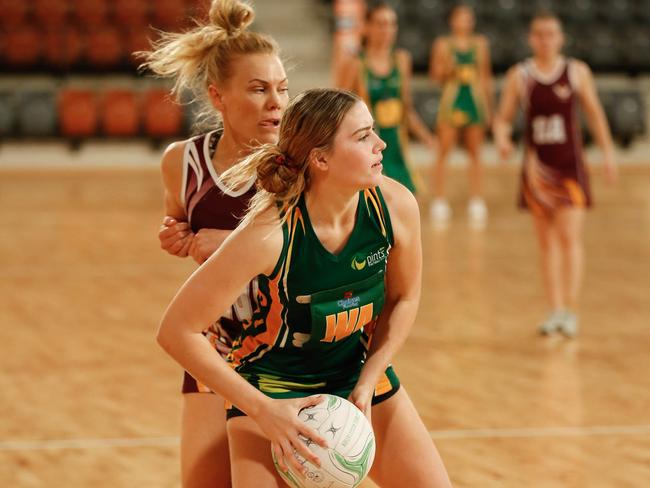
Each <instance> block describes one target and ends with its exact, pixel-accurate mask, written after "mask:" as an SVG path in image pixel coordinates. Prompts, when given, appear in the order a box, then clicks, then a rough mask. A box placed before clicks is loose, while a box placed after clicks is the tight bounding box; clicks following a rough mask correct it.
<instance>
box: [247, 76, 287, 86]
mask: <svg viewBox="0 0 650 488" xmlns="http://www.w3.org/2000/svg"><path fill="white" fill-rule="evenodd" d="M256 81H257V82H259V83H262V84H264V85H268V84H270V83H271V82H269V81H267V80H262V79H260V78H253V79H252V80H248V82H249V83H255V82H256ZM287 81H289V78H284V79H283V80H280V81H278V83H285V82H287Z"/></svg>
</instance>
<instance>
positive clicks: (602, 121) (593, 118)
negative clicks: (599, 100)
mask: <svg viewBox="0 0 650 488" xmlns="http://www.w3.org/2000/svg"><path fill="white" fill-rule="evenodd" d="M587 121H588V125H589V129H590V130H591V133H592V135H593V136H594V140H595V141H596V144H598V147H600V149H601V150H602V151H603V152H604V153H605V154H606V155H612V154H613V153H614V143H613V141H612V134H611V132H610V130H609V124H608V123H607V118H606V117H605V113H604V112H603V109H602V108H600V107H598V108H594V109H592V110H591V113H589V114H588V117H587Z"/></svg>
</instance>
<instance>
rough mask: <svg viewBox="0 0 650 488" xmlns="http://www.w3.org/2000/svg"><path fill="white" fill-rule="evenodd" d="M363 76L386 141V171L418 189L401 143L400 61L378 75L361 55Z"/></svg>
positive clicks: (379, 128)
mask: <svg viewBox="0 0 650 488" xmlns="http://www.w3.org/2000/svg"><path fill="white" fill-rule="evenodd" d="M361 61H362V66H363V68H362V69H363V73H362V76H363V78H362V79H363V80H365V84H366V88H367V91H368V102H369V104H370V110H371V112H372V115H373V117H374V118H375V123H376V124H377V133H378V134H379V137H381V139H382V140H383V141H384V142H385V143H386V149H384V151H383V157H384V159H383V160H382V164H383V165H384V174H385V175H386V176H389V177H390V178H393V179H395V180H397V181H399V182H400V183H401V184H402V185H404V186H405V187H407V188H408V189H409V190H411V192H413V193H415V185H414V184H413V179H412V178H411V175H410V173H409V170H408V166H407V165H406V159H405V158H404V151H403V147H402V141H403V139H404V138H403V137H402V134H403V131H405V130H406V128H405V127H404V116H405V114H404V104H403V103H402V80H401V75H400V72H399V69H398V68H397V63H396V62H395V61H394V60H393V69H392V70H391V72H390V73H389V74H388V75H387V76H383V77H382V76H377V75H376V74H374V73H373V72H372V70H371V69H370V67H369V66H368V62H367V60H366V58H365V56H364V55H362V56H361Z"/></svg>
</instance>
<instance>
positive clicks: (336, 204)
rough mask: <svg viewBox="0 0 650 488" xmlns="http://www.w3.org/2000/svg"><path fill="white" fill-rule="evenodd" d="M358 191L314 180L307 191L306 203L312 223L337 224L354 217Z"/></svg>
mask: <svg viewBox="0 0 650 488" xmlns="http://www.w3.org/2000/svg"><path fill="white" fill-rule="evenodd" d="M358 195H359V193H358V191H356V190H350V189H349V188H341V187H340V186H337V185H332V184H324V182H319V181H312V184H311V186H310V188H309V190H307V191H306V192H305V204H306V205H307V208H308V211H309V218H310V220H311V221H312V223H317V224H322V225H332V226H337V225H340V224H342V223H344V222H349V220H350V219H354V218H355V215H356V211H357V202H358V198H359V197H358Z"/></svg>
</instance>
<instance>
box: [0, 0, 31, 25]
mask: <svg viewBox="0 0 650 488" xmlns="http://www.w3.org/2000/svg"><path fill="white" fill-rule="evenodd" d="M28 6H29V3H28V2H25V1H21V0H0V12H2V15H0V25H1V26H6V27H13V28H15V27H18V26H20V25H23V24H24V23H25V21H26V19H27V14H28V10H27V8H28Z"/></svg>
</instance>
